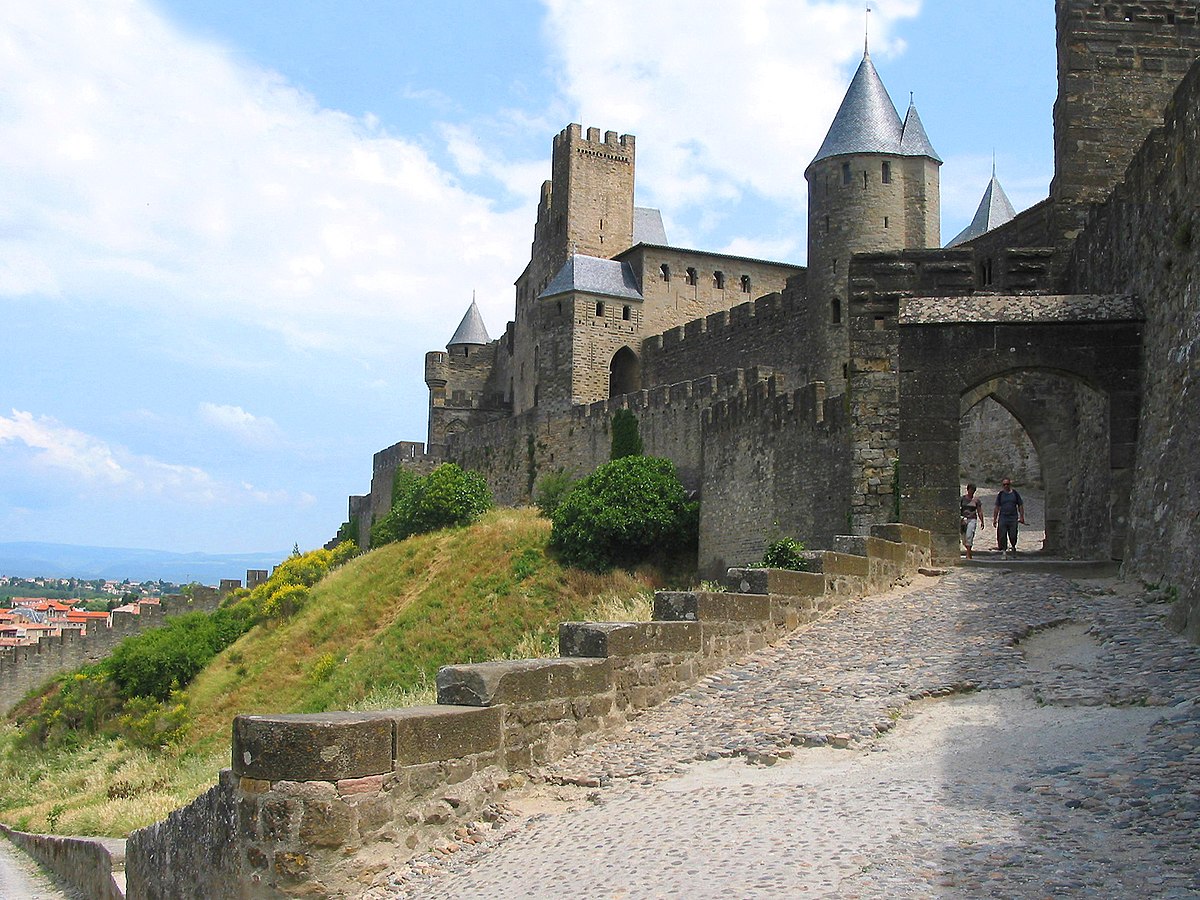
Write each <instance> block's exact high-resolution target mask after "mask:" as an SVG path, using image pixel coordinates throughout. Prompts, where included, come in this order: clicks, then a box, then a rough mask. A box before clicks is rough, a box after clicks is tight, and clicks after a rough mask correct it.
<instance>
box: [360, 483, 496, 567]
mask: <svg viewBox="0 0 1200 900" xmlns="http://www.w3.org/2000/svg"><path fill="white" fill-rule="evenodd" d="M401 471H405V472H407V470H401ZM393 496H394V497H396V498H397V499H396V502H395V503H394V505H393V506H392V508H391V510H390V511H389V512H388V514H387V515H386V516H384V517H383V519H381V520H380V521H379V522H377V523H376V524H375V526H374V527H373V528H372V529H371V546H372V547H379V546H382V545H383V544H387V543H391V542H392V541H402V540H404V539H405V538H406V537H409V536H411V535H414V534H425V533H427V532H430V531H436V530H438V529H439V528H452V527H455V526H459V525H469V524H470V523H471V522H474V521H475V520H476V519H478V518H479V517H480V516H481V515H483V513H484V512H486V511H487V510H489V509H491V507H492V493H491V491H490V490H488V486H487V482H486V481H485V480H484V478H483V476H482V475H480V474H479V473H478V472H470V471H466V470H464V469H462V468H461V467H459V466H458V465H456V464H455V463H442V464H441V465H440V466H438V467H437V468H436V469H434V470H433V471H432V472H430V473H429V474H428V475H426V476H425V477H424V478H420V477H418V476H417V475H415V474H414V473H412V472H407V474H406V475H405V476H404V478H403V480H402V479H401V478H400V476H399V473H397V479H396V482H394V483H393Z"/></svg>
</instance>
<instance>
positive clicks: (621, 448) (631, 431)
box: [609, 409, 642, 459]
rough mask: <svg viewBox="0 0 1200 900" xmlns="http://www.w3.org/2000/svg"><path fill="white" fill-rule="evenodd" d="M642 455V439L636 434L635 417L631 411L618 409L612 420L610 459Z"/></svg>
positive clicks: (636, 421) (636, 424)
mask: <svg viewBox="0 0 1200 900" xmlns="http://www.w3.org/2000/svg"><path fill="white" fill-rule="evenodd" d="M641 455H642V438H641V435H640V434H638V420H637V416H635V415H634V414H633V410H631V409H618V410H617V411H616V413H615V414H614V415H613V420H612V450H611V451H610V453H609V458H610V459H623V458H624V457H626V456H641Z"/></svg>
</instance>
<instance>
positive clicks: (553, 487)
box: [533, 472, 575, 519]
mask: <svg viewBox="0 0 1200 900" xmlns="http://www.w3.org/2000/svg"><path fill="white" fill-rule="evenodd" d="M573 487H575V479H574V478H572V477H571V476H570V475H568V474H567V473H566V472H551V473H549V474H548V475H543V476H542V477H541V479H540V480H539V481H538V483H537V487H536V488H535V489H534V492H533V503H534V505H535V506H536V507H537V508H538V511H539V512H540V513H541V514H542V515H543V516H545V517H546V518H547V519H553V518H554V511H555V510H556V509H558V504H560V503H562V502H563V498H565V497H566V496H567V494H569V493H571V488H573Z"/></svg>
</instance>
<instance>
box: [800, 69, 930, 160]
mask: <svg viewBox="0 0 1200 900" xmlns="http://www.w3.org/2000/svg"><path fill="white" fill-rule="evenodd" d="M863 153H886V154H889V155H892V156H927V157H929V158H930V159H932V160H935V161H936V162H939V163H940V162H941V161H942V160H941V158H940V157H939V156H938V155H937V152H936V151H935V150H934V149H933V144H932V143H930V140H929V136H928V135H927V134H926V133H925V126H924V125H922V124H921V117H920V116H919V115H918V114H917V107H916V105H915V104H913V103H910V104H909V107H908V114H907V115H906V116H905V117H904V121H903V122H901V121H900V114H899V113H897V112H896V105H895V104H894V103H892V98H891V95H889V94H888V92H887V88H886V87H884V86H883V80H882V79H881V78H880V77H879V73H878V72H877V71H876V70H875V64H874V63H872V62H871V54H869V53H864V54H863V59H862V62H861V63H859V66H858V71H857V72H855V73H854V78H853V79H852V80H851V81H850V87H849V88H847V89H846V96H845V97H844V98H843V99H842V105H841V106H840V107H838V111H837V115H835V116H834V117H833V124H831V125H830V126H829V132H828V133H827V134H826V135H825V140H824V141H823V142H822V143H821V149H820V150H818V151H817V155H816V156H814V157H813V160H812V163H809V167H810V168H811V167H812V165H813V163H817V162H820V161H821V160H823V159H828V158H829V157H831V156H852V155H860V154H863Z"/></svg>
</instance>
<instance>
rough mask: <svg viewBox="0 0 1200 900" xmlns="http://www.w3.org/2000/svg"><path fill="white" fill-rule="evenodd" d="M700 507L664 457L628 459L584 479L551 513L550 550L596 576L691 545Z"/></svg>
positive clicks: (564, 560)
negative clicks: (685, 489) (596, 574)
mask: <svg viewBox="0 0 1200 900" xmlns="http://www.w3.org/2000/svg"><path fill="white" fill-rule="evenodd" d="M697 522H698V507H697V506H696V504H689V503H688V502H687V499H686V497H685V495H684V491H683V485H681V484H680V483H679V476H678V475H677V474H676V472H675V465H674V463H672V462H671V461H670V460H668V459H659V458H657V457H652V456H626V457H622V458H621V459H615V460H613V461H612V462H610V463H606V464H605V465H603V466H601V467H600V468H599V469H597V470H596V471H595V472H593V473H592V474H591V475H589V476H587V477H586V478H584V479H582V480H581V481H580V482H579V483H578V484H576V485H575V488H574V489H573V490H572V491H571V492H570V494H568V495H567V496H566V498H565V499H563V501H562V502H561V503H560V504H559V506H558V508H557V509H556V510H555V512H554V519H553V529H552V531H551V533H550V546H551V547H553V548H554V549H555V550H556V551H558V553H559V555H560V557H561V558H562V560H563V562H565V563H567V564H568V565H572V566H577V567H579V568H582V569H588V570H591V571H595V572H602V571H605V570H607V569H611V568H612V567H613V566H622V567H632V566H635V565H637V564H638V563H640V562H643V561H645V560H647V559H649V558H650V557H652V556H655V555H663V556H665V555H669V554H672V553H675V552H678V551H680V550H683V549H688V548H691V547H694V546H695V543H696V535H697V529H696V524H697Z"/></svg>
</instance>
